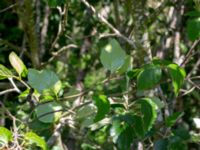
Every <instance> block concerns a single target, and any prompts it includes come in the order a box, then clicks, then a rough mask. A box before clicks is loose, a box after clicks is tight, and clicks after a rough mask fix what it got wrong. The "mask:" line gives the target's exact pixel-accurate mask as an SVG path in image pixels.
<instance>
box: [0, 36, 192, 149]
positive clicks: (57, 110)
mask: <svg viewBox="0 0 200 150" xmlns="http://www.w3.org/2000/svg"><path fill="white" fill-rule="evenodd" d="M9 61H10V63H11V65H12V67H13V69H8V68H7V67H6V66H4V65H2V64H1V65H0V79H1V80H6V79H8V80H9V81H11V83H12V85H13V89H12V90H13V91H15V92H17V93H18V95H17V99H18V100H19V101H20V103H19V104H18V105H19V106H20V105H21V106H22V107H19V106H16V109H19V110H17V114H16V116H12V115H11V114H6V115H8V116H7V117H11V118H12V119H13V126H12V127H11V128H10V130H9V129H7V128H5V127H0V143H1V149H3V148H4V149H6V148H17V147H21V148H22V149H42V150H47V149H61V146H60V145H59V144H57V145H56V144H55V143H56V142H55V141H57V140H58V139H57V138H59V137H57V136H55V135H54V136H53V135H52V134H54V132H58V133H57V134H62V132H63V131H62V129H59V128H60V127H57V126H58V125H60V126H68V127H69V128H72V130H73V129H74V130H75V129H76V130H77V132H83V131H82V130H85V129H87V130H85V131H84V133H80V134H86V135H87V134H91V133H93V134H95V136H94V137H95V138H96V139H95V141H96V143H97V144H99V145H102V144H104V143H112V144H111V145H109V146H108V149H113V148H114V147H116V148H118V149H120V150H128V149H130V148H131V147H134V145H137V144H138V143H139V142H144V144H145V145H151V144H153V145H154V148H155V149H170V150H171V149H186V143H187V142H191V141H192V138H191V136H192V135H190V134H189V132H187V131H186V130H184V128H177V129H172V128H173V126H175V124H176V123H177V122H178V120H179V119H181V117H182V116H183V115H184V114H183V112H173V113H171V112H169V111H170V109H169V107H170V104H169V103H168V102H167V101H166V99H167V97H166V96H171V98H172V99H173V98H176V97H177V96H178V95H179V90H180V88H181V86H182V85H183V84H184V79H185V76H186V73H185V71H184V69H183V68H181V67H180V66H178V65H177V64H175V63H172V62H170V61H165V60H160V59H158V58H154V59H153V60H152V61H151V62H149V63H147V64H145V65H143V66H141V67H140V68H133V67H132V66H131V64H132V60H131V57H130V56H129V55H127V54H126V53H125V51H124V50H123V49H122V48H121V46H120V45H119V43H118V42H117V40H115V39H110V41H109V42H108V44H107V45H106V46H105V47H104V48H103V49H102V51H101V55H100V61H101V63H102V64H103V66H104V68H105V69H106V70H108V72H110V75H109V77H107V78H105V79H103V80H101V81H97V82H96V83H95V84H94V85H90V87H89V88H88V89H87V90H86V91H83V92H81V93H77V91H76V92H71V93H75V94H71V95H70V92H69V93H68V94H67V95H66V94H65V93H64V91H63V88H64V87H65V85H64V84H65V82H64V81H61V80H59V77H58V76H57V75H56V73H54V72H53V71H51V70H47V69H42V70H37V69H34V68H28V69H27V67H26V66H25V65H24V63H23V62H22V60H21V59H20V58H19V57H18V56H17V55H16V54H15V53H14V52H11V53H10V55H9ZM14 71H15V72H14ZM116 78H117V79H118V80H121V81H122V82H123V84H124V85H122V84H121V83H122V82H121V81H117V82H115V83H114V84H118V85H117V86H123V91H122V92H121V93H118V95H116V96H114V95H113V96H112V95H109V94H106V92H103V90H102V89H100V90H99V89H96V87H98V85H102V84H107V83H109V82H110V81H112V80H117V79H116ZM15 82H20V83H21V84H23V85H25V87H26V89H24V90H23V91H22V92H21V90H20V89H19V88H18V87H17V85H16V84H15ZM112 86H113V85H112ZM131 86H135V89H136V91H135V92H136V94H137V95H138V96H137V98H133V97H132V98H133V99H132V100H130V99H129V93H130V92H134V91H130V87H131ZM164 86H165V87H166V86H168V87H169V89H168V90H170V94H169V95H166V94H165V93H164V90H165V87H164ZM152 91H153V93H154V94H153V95H152V94H151V92H152ZM83 95H85V97H86V99H84V100H82V101H81V102H79V103H78V104H74V101H76V99H74V98H80V97H83ZM2 108H3V109H7V108H6V107H5V106H4V105H3V104H2ZM77 124H78V127H77ZM53 127H54V128H58V129H59V130H58V131H57V130H53ZM46 129H48V130H51V131H49V133H44V134H43V132H42V130H46ZM78 129H79V130H80V131H78ZM83 136H85V135H83ZM53 137H54V138H55V139H54V138H53ZM82 138H84V137H82ZM193 138H194V137H193ZM49 139H51V140H53V141H54V142H53V143H54V144H53V145H52V143H51V142H52V141H51V140H49ZM147 139H151V140H147ZM83 141H84V140H83ZM47 143H48V144H47ZM97 144H95V145H90V144H87V143H86V142H83V143H81V144H80V145H81V147H82V149H96V148H98V145H97Z"/></svg>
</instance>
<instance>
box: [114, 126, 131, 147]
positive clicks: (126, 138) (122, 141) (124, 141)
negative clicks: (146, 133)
mask: <svg viewBox="0 0 200 150" xmlns="http://www.w3.org/2000/svg"><path fill="white" fill-rule="evenodd" d="M133 139H134V131H133V128H132V127H131V126H126V127H125V129H123V131H122V132H121V134H120V135H119V137H118V139H117V145H118V148H119V149H120V150H129V149H130V147H131V143H132V142H133Z"/></svg>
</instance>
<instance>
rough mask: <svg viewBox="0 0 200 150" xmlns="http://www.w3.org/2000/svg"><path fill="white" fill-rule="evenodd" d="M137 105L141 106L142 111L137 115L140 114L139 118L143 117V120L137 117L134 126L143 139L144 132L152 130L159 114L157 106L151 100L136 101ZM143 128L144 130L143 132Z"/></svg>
mask: <svg viewBox="0 0 200 150" xmlns="http://www.w3.org/2000/svg"><path fill="white" fill-rule="evenodd" d="M135 104H136V105H137V106H140V109H139V110H138V112H136V113H137V114H138V115H137V116H139V117H141V120H140V118H138V117H136V116H135V117H134V119H135V121H134V125H135V128H136V129H137V130H135V131H136V133H137V134H138V135H139V136H140V137H143V136H144V134H143V131H144V133H146V132H147V131H149V130H150V129H151V128H152V126H153V124H154V122H155V120H156V118H157V112H156V107H157V106H156V104H155V103H154V102H153V100H151V99H150V98H142V99H139V100H137V101H136V103H135ZM141 127H142V128H143V131H142V129H141ZM140 129H141V131H140Z"/></svg>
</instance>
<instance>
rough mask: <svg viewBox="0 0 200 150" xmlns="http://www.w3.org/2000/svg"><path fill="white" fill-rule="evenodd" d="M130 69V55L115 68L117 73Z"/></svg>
mask: <svg viewBox="0 0 200 150" xmlns="http://www.w3.org/2000/svg"><path fill="white" fill-rule="evenodd" d="M130 69H131V56H129V55H128V56H126V59H125V61H124V64H123V65H122V66H121V67H120V68H119V69H118V70H117V73H119V74H123V73H125V72H127V71H129V70H130Z"/></svg>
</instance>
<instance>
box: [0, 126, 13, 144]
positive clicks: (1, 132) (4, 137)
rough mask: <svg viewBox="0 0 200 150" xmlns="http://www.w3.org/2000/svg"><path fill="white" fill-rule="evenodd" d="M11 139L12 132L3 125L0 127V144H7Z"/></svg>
mask: <svg viewBox="0 0 200 150" xmlns="http://www.w3.org/2000/svg"><path fill="white" fill-rule="evenodd" d="M12 139H13V137H12V132H10V130H8V129H6V128H4V127H0V145H7V144H8V142H10V141H12Z"/></svg>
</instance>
